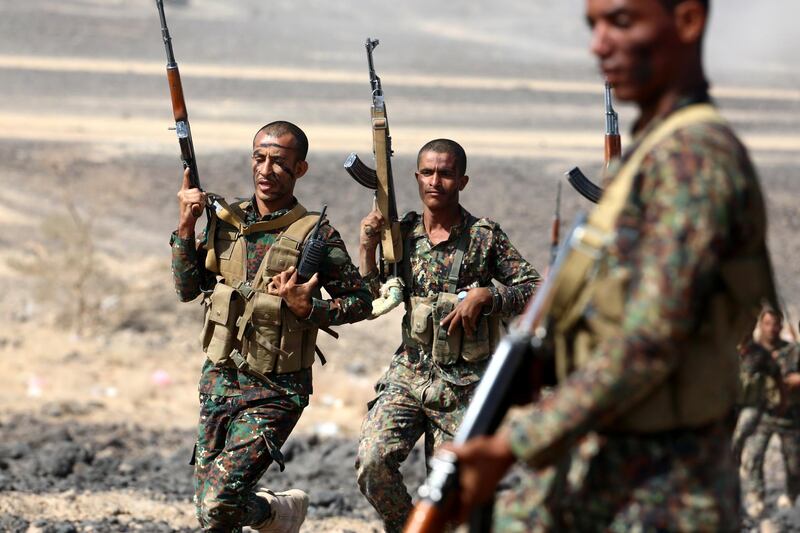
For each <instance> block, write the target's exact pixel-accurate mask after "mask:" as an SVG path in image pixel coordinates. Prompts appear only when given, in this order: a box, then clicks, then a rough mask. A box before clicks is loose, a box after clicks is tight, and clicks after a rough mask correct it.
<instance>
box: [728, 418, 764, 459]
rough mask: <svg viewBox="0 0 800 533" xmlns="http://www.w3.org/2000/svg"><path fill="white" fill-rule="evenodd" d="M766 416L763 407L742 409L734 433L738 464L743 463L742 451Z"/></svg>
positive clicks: (732, 447) (734, 449)
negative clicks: (762, 418)
mask: <svg viewBox="0 0 800 533" xmlns="http://www.w3.org/2000/svg"><path fill="white" fill-rule="evenodd" d="M763 415H764V409H763V408H762V407H742V409H741V411H739V416H738V417H737V418H736V429H735V430H734V431H733V444H732V446H731V449H732V450H733V457H734V459H736V463H737V464H741V462H742V451H743V450H744V445H745V443H746V442H747V440H748V439H749V438H750V437H751V436H752V435H753V433H755V432H756V429H758V424H759V422H760V421H761V417H762V416H763Z"/></svg>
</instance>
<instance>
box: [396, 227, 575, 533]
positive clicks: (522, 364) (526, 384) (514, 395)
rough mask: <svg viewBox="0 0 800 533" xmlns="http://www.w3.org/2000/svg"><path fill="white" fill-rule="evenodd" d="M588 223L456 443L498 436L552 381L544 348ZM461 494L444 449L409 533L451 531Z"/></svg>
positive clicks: (495, 368) (495, 360) (476, 399)
mask: <svg viewBox="0 0 800 533" xmlns="http://www.w3.org/2000/svg"><path fill="white" fill-rule="evenodd" d="M585 220H586V217H585V215H581V216H579V217H578V219H577V221H576V222H575V224H574V225H573V227H572V229H571V230H570V232H569V235H568V236H567V238H566V239H565V240H564V243H563V244H562V245H561V247H560V248H559V251H558V255H557V257H556V260H555V262H554V263H553V265H552V266H551V271H550V273H549V275H548V276H547V277H546V278H545V281H544V283H543V284H542V285H541V287H539V289H538V290H537V291H536V294H535V296H534V297H533V299H532V300H530V301H529V302H528V305H527V306H526V308H525V311H524V312H523V314H522V315H521V316H520V318H519V320H518V321H517V322H516V323H515V324H513V325H512V327H511V329H510V330H509V333H508V335H506V336H505V337H504V338H503V339H502V340H501V341H500V344H498V346H497V348H496V349H495V352H494V354H493V355H492V358H491V360H490V362H489V365H488V366H487V367H486V372H485V373H484V375H483V378H481V381H480V383H479V384H478V387H477V389H476V390H475V395H474V396H473V398H472V401H471V402H470V404H469V407H467V412H466V413H465V414H464V419H463V420H462V422H461V425H460V426H459V428H458V431H457V432H456V435H455V437H454V438H453V443H454V444H457V445H458V444H464V443H465V442H467V441H468V440H469V439H471V438H473V437H477V436H481V435H491V434H493V433H494V432H495V431H496V429H497V427H498V426H499V425H500V422H501V421H502V420H503V417H504V416H505V414H506V412H507V411H508V409H509V407H510V406H511V405H512V404H515V403H525V402H530V401H532V400H533V399H534V395H535V394H536V392H537V391H538V389H539V388H540V387H541V386H542V385H543V384H545V383H547V382H548V381H549V380H548V379H547V378H546V375H547V374H548V373H546V372H543V369H544V368H545V367H547V366H549V365H546V364H544V362H545V360H546V359H547V358H548V357H549V356H548V350H547V349H546V348H545V347H544V344H545V337H546V336H547V325H548V324H547V322H548V317H549V314H550V311H551V306H552V304H553V298H554V296H555V293H556V290H558V288H559V287H560V286H561V285H562V284H564V281H563V280H564V276H563V275H562V273H563V266H564V264H565V263H566V262H567V261H569V259H570V256H571V254H572V253H573V249H574V248H576V246H577V245H576V244H575V242H576V241H579V240H580V236H581V235H582V232H583V229H584V222H585ZM457 492H458V461H457V459H456V456H455V454H454V453H452V452H450V451H446V450H440V451H438V452H437V453H436V454H435V455H434V457H433V459H432V460H431V470H430V474H428V478H427V479H426V480H425V484H423V485H422V486H421V487H420V489H419V497H420V499H419V501H418V502H417V504H416V505H415V506H414V510H413V512H412V513H411V516H409V518H408V521H407V522H406V526H405V530H404V531H405V533H434V532H440V531H445V527H446V526H447V524H449V523H451V521H452V520H453V518H454V511H455V509H454V508H453V505H454V503H455V501H456V498H457ZM479 511H480V510H479ZM486 527H487V524H486V517H485V516H482V515H481V514H480V513H474V512H473V515H472V519H471V523H470V531H485V530H486V529H485V528H486Z"/></svg>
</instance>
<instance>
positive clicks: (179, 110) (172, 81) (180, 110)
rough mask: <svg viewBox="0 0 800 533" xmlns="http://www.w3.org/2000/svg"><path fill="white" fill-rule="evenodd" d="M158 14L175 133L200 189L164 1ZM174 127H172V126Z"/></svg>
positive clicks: (185, 164)
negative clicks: (165, 57) (165, 56)
mask: <svg viewBox="0 0 800 533" xmlns="http://www.w3.org/2000/svg"><path fill="white" fill-rule="evenodd" d="M156 7H157V8H158V16H159V18H160V19H161V36H162V38H163V39H164V47H165V48H166V51H167V81H168V82H169V95H170V98H171V99H172V115H173V117H174V118H175V128H174V129H175V133H177V134H178V144H179V145H180V147H181V161H182V162H183V168H184V169H187V168H188V169H189V184H190V185H191V186H192V188H196V189H200V190H202V188H201V187H200V177H199V175H198V174H197V159H196V158H195V155H194V144H193V143H192V130H191V128H190V127H189V115H188V113H187V112H186V101H185V100H184V98H183V84H182V83H181V73H180V71H179V70H178V63H176V62H175V54H174V53H173V51H172V38H171V37H170V36H169V29H168V28H167V19H166V17H165V16H164V1H163V0H156ZM170 129H172V128H170ZM210 202H211V199H209V202H207V203H206V205H205V208H206V215H207V216H208V217H209V220H210V219H211V203H210ZM201 209H202V208H201V207H200V206H199V205H195V206H193V207H192V213H193V214H194V215H195V216H200V213H201Z"/></svg>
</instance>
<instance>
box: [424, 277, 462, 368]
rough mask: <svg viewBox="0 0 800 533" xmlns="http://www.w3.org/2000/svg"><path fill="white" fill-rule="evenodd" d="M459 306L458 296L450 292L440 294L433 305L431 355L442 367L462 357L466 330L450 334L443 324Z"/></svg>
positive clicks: (460, 329)
mask: <svg viewBox="0 0 800 533" xmlns="http://www.w3.org/2000/svg"><path fill="white" fill-rule="evenodd" d="M456 304H458V296H456V295H455V294H452V293H449V292H440V293H439V296H438V298H436V301H435V302H434V303H433V345H432V347H431V355H432V356H433V360H434V361H436V362H437V363H438V364H440V365H452V364H453V363H455V362H456V361H458V356H459V355H461V338H462V336H463V333H464V329H463V328H461V327H458V328H456V330H455V331H454V332H453V333H451V334H448V333H447V326H443V325H442V324H441V322H442V320H443V319H444V318H445V317H446V316H447V315H449V314H450V312H451V311H452V310H453V309H454V308H455V306H456Z"/></svg>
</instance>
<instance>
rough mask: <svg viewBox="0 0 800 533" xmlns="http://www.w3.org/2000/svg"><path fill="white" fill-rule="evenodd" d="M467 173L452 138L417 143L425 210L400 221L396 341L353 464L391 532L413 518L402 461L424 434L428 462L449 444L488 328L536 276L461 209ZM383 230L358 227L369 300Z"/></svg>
mask: <svg viewBox="0 0 800 533" xmlns="http://www.w3.org/2000/svg"><path fill="white" fill-rule="evenodd" d="M466 167H467V160H466V154H465V153H464V150H463V148H462V147H461V146H460V145H459V144H458V143H456V142H454V141H451V140H449V139H437V140H434V141H431V142H429V143H427V144H426V145H425V146H423V147H422V149H421V150H420V152H419V155H418V157H417V172H416V178H417V184H418V187H419V195H420V199H421V200H422V204H423V212H422V214H416V213H413V212H412V213H409V214H408V215H406V216H405V217H404V218H403V220H402V222H401V234H402V237H403V242H404V245H403V266H402V267H401V271H402V272H403V275H402V277H403V279H404V281H405V295H404V296H405V304H406V314H405V316H404V318H403V331H402V334H403V343H402V345H401V346H400V348H399V349H398V350H397V352H396V353H395V355H394V357H393V358H392V362H391V364H390V366H389V369H388V371H387V372H386V373H385V374H384V375H383V377H382V378H381V379H380V380H379V381H378V384H377V385H376V387H375V390H376V392H377V397H376V398H375V399H374V400H373V401H372V402H371V403H370V404H369V412H368V413H367V416H366V418H365V419H364V422H363V424H362V426H361V437H360V441H359V448H358V457H357V460H356V468H357V471H358V484H359V487H360V489H361V492H362V493H364V495H365V496H366V497H367V499H368V500H369V502H370V503H371V504H372V506H373V507H375V509H376V510H377V511H378V514H379V515H380V516H381V518H382V519H383V524H384V528H385V529H386V531H388V532H399V531H402V528H403V525H404V523H405V520H406V518H407V516H408V514H409V513H410V511H411V497H410V496H409V494H408V492H407V491H406V488H405V486H404V484H403V478H402V476H401V474H400V473H399V471H398V467H399V465H400V463H401V462H403V461H404V460H405V459H406V457H407V456H408V454H409V452H410V451H411V449H412V448H413V446H414V443H416V441H417V440H418V439H419V438H420V437H421V436H422V435H424V436H425V454H426V457H430V456H431V454H432V452H433V450H434V449H435V448H437V447H438V446H439V445H441V444H442V443H443V442H445V441H447V440H450V439H452V437H453V434H454V432H455V430H456V428H457V427H458V424H459V423H460V421H461V418H462V417H463V414H464V411H465V409H466V406H467V404H468V402H469V400H470V398H471V396H472V394H473V392H474V390H475V386H476V384H477V382H478V380H480V378H481V376H482V375H483V372H484V370H485V368H486V364H487V362H488V359H489V355H490V354H491V351H492V345H493V342H494V341H496V340H497V339H494V338H492V337H493V336H499V332H498V331H496V330H495V329H494V328H493V327H491V326H492V323H493V322H497V319H498V318H500V317H502V318H510V317H512V316H514V315H516V314H518V313H519V312H520V311H521V310H522V309H523V306H524V305H525V302H526V301H527V300H528V298H529V297H530V296H531V294H532V293H533V291H534V289H535V286H536V284H537V283H538V281H539V279H540V278H539V274H538V273H537V272H536V270H534V268H533V267H532V266H531V265H530V264H528V262H527V261H525V259H523V258H522V257H521V256H520V254H519V252H517V250H516V248H514V246H513V245H512V244H511V242H510V241H509V239H508V237H507V236H506V234H505V233H504V232H503V230H502V229H500V226H499V225H498V224H497V223H496V222H493V221H491V220H489V219H487V218H476V217H474V216H472V215H471V214H470V213H469V212H467V210H466V209H464V208H463V207H461V205H460V204H459V193H460V191H462V190H463V189H464V187H465V186H466V185H467V182H468V180H469V178H468V176H467V175H466ZM383 223H384V220H383V219H382V217H381V215H380V213H379V212H378V211H377V210H376V211H373V212H372V213H370V214H369V215H368V216H367V217H366V218H365V219H364V220H363V221H362V233H361V249H360V253H359V256H360V260H361V262H360V266H359V268H360V270H361V273H362V275H364V276H365V280H366V282H367V283H369V284H370V286H371V288H372V290H373V294H374V295H377V293H378V279H377V278H378V270H377V267H376V264H375V249H376V246H377V244H378V242H379V240H380V232H379V231H377V230H378V229H379V228H380V227H382V225H383ZM493 280H496V281H497V282H499V283H500V284H502V285H501V286H495V285H494V284H493V283H492V281H493ZM440 324H441V325H440Z"/></svg>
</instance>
